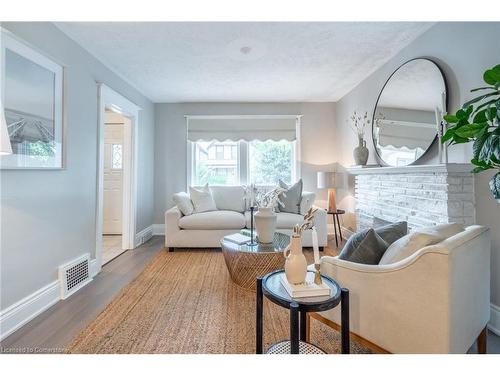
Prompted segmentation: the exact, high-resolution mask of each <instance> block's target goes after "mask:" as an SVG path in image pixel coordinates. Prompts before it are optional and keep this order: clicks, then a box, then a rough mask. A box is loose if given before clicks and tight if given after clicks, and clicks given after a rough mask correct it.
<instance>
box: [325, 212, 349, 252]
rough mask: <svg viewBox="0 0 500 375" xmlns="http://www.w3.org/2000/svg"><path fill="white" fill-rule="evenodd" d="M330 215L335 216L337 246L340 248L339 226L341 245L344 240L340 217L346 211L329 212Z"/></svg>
mask: <svg viewBox="0 0 500 375" xmlns="http://www.w3.org/2000/svg"><path fill="white" fill-rule="evenodd" d="M328 214H329V215H332V216H333V229H334V230H335V245H336V246H337V247H339V242H338V239H337V226H338V228H339V235H340V243H342V241H343V240H344V239H343V238H342V230H341V229H340V220H339V215H343V214H345V210H337V211H334V212H328Z"/></svg>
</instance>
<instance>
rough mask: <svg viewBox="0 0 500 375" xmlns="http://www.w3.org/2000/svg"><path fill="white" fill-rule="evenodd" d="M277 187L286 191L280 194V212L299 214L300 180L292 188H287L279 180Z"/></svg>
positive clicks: (300, 198)
mask: <svg viewBox="0 0 500 375" xmlns="http://www.w3.org/2000/svg"><path fill="white" fill-rule="evenodd" d="M279 186H280V187H282V188H283V189H287V191H286V192H285V193H283V194H280V197H279V198H280V201H281V202H282V203H283V204H281V203H278V208H279V210H280V211H281V212H288V213H291V214H299V213H300V202H301V200H302V179H300V180H299V181H297V182H296V183H295V184H293V185H292V186H290V187H289V186H288V185H287V184H285V183H284V182H283V181H281V180H279Z"/></svg>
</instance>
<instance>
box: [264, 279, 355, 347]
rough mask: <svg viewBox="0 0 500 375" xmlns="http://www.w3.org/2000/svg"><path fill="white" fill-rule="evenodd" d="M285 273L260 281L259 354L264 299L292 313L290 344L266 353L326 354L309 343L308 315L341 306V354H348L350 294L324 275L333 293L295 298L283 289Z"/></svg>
mask: <svg viewBox="0 0 500 375" xmlns="http://www.w3.org/2000/svg"><path fill="white" fill-rule="evenodd" d="M309 272H311V271H309ZM284 273H285V271H284V270H278V271H274V272H271V273H268V274H267V275H265V276H264V277H258V278H257V298H256V302H257V310H256V353H257V354H262V353H263V335H264V317H263V309H264V303H263V302H264V301H263V297H264V296H266V297H267V298H268V299H269V300H270V301H272V302H273V303H275V304H277V305H279V306H282V307H284V308H286V309H289V310H290V340H286V341H283V342H279V343H276V344H274V345H272V346H271V347H270V348H269V349H268V351H267V353H270V354H271V353H273V354H274V353H280V354H282V353H285V352H286V353H291V354H299V353H317V354H319V353H324V351H323V350H321V349H320V348H318V347H317V346H315V345H313V344H310V343H308V342H307V341H306V335H307V313H309V312H319V311H326V310H330V309H333V308H335V307H337V306H338V305H339V304H340V305H341V342H342V354H348V353H349V351H350V349H349V348H350V343H349V290H347V289H345V288H340V286H339V285H338V284H337V282H336V281H334V280H333V279H331V278H329V277H328V276H323V275H322V276H321V278H322V280H323V283H326V284H327V285H328V286H329V287H330V289H331V291H330V295H329V296H321V297H307V298H292V297H290V295H289V294H288V292H287V291H286V290H285V288H284V287H283V286H282V285H281V277H282V275H283V274H284Z"/></svg>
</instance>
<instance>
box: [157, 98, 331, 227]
mask: <svg viewBox="0 0 500 375" xmlns="http://www.w3.org/2000/svg"><path fill="white" fill-rule="evenodd" d="M334 113H335V112H334V104H333V103H180V104H156V105H155V124H156V125H155V126H156V129H155V215H154V220H155V223H156V224H163V222H164V214H165V210H166V209H168V208H170V207H172V206H173V202H172V195H173V194H174V193H176V192H179V191H185V190H186V166H187V164H186V155H187V142H186V120H185V118H184V115H250V114H251V115H296V114H302V115H304V117H303V118H302V121H301V140H300V141H301V158H302V164H301V165H302V178H303V180H304V190H308V191H316V171H317V170H320V169H324V168H333V167H334V162H335V161H336V160H337V158H338V153H337V150H336V149H335V137H336V133H335V125H334V123H335V117H334ZM317 193H318V199H319V200H326V191H319V192H317Z"/></svg>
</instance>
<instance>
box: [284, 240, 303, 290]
mask: <svg viewBox="0 0 500 375" xmlns="http://www.w3.org/2000/svg"><path fill="white" fill-rule="evenodd" d="M283 255H284V257H285V258H286V261H285V275H286V279H287V280H288V282H289V283H290V284H301V283H303V282H304V281H306V275H307V260H306V257H305V256H304V253H303V252H302V240H301V238H300V236H297V235H293V236H292V237H291V238H290V244H289V245H288V247H287V248H286V249H285V251H284V252H283Z"/></svg>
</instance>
